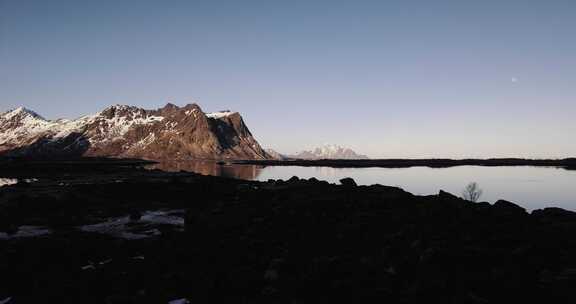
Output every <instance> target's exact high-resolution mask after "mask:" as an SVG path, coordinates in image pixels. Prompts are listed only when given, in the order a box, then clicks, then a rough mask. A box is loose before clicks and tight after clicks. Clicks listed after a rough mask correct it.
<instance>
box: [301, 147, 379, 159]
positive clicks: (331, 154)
mask: <svg viewBox="0 0 576 304" xmlns="http://www.w3.org/2000/svg"><path fill="white" fill-rule="evenodd" d="M290 158H296V159H311V160H313V159H368V156H366V155H361V154H358V153H356V152H354V151H353V150H352V149H350V148H345V147H341V146H338V145H328V144H326V145H324V146H322V147H318V148H315V149H313V150H309V151H302V152H300V153H298V154H296V155H291V156H290Z"/></svg>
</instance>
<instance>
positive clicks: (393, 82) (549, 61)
mask: <svg viewBox="0 0 576 304" xmlns="http://www.w3.org/2000/svg"><path fill="white" fill-rule="evenodd" d="M168 101H171V102H173V103H175V104H179V105H183V104H186V103H189V102H194V101H195V102H198V103H199V104H200V105H201V106H202V107H203V109H204V110H205V111H216V110H222V109H231V110H236V111H240V112H241V113H242V114H243V116H244V118H245V120H246V121H247V123H248V126H249V127H250V128H251V130H252V132H253V133H254V134H255V135H256V137H257V139H258V140H259V141H260V142H261V144H262V145H263V146H266V147H272V148H275V149H277V150H279V151H281V152H285V153H291V152H295V151H297V150H301V149H305V148H310V147H313V146H315V145H318V144H323V143H326V142H329V143H336V144H342V145H347V146H350V147H352V148H354V149H355V150H357V151H358V152H360V153H365V154H368V155H370V156H372V157H490V156H528V157H562V156H576V140H574V136H575V134H576V122H575V121H576V1H568V0H566V1H554V0H550V1H544V0H542V1H530V0H523V1H506V0H498V1H496V0H494V1H491V0H486V1H466V0H460V1H429V0H427V1H410V0H403V1H384V0H382V1H335V0H333V1H312V0H310V1H297V0H294V1H274V0H268V1H219V0H210V1H145V0H138V1H128V0H124V1H104V0H100V1H81V0H75V1H59V0H51V1H47V0H42V1H32V0H4V1H2V0H0V111H4V110H7V109H9V108H12V107H16V106H19V105H24V106H26V107H28V108H31V109H33V110H35V111H37V112H39V113H40V114H42V115H44V116H45V117H47V118H58V117H68V118H72V117H76V116H79V115H81V114H87V113H94V112H97V111H99V110H101V109H103V108H104V107H106V106H108V105H111V104H117V103H119V104H130V105H136V106H141V107H145V108H157V107H160V106H162V105H163V104H165V103H166V102H168Z"/></svg>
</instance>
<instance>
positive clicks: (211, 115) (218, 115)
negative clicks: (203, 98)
mask: <svg viewBox="0 0 576 304" xmlns="http://www.w3.org/2000/svg"><path fill="white" fill-rule="evenodd" d="M234 113H236V112H230V111H220V112H212V113H206V117H208V118H215V119H219V118H224V117H228V116H230V115H232V114H234Z"/></svg>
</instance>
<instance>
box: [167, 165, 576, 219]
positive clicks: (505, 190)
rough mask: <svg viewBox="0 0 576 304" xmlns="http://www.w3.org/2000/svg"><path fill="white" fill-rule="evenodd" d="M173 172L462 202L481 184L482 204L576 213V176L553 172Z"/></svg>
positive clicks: (197, 168)
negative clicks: (396, 191) (384, 190)
mask: <svg viewBox="0 0 576 304" xmlns="http://www.w3.org/2000/svg"><path fill="white" fill-rule="evenodd" d="M156 167H158V168H160V169H163V170H168V171H180V170H184V171H190V172H198V173H201V174H205V175H216V176H226V177H233V178H239V179H247V180H260V181H266V180H268V179H289V178H290V177H292V176H298V177H300V178H311V177H315V178H317V179H320V180H326V181H329V182H332V183H337V182H338V181H339V180H340V179H342V178H344V177H352V178H353V179H354V180H356V182H357V183H358V184H361V185H372V184H382V185H388V186H397V187H400V188H402V189H404V190H406V191H408V192H411V193H414V194H419V195H428V194H437V193H438V191H439V190H444V191H448V192H450V193H453V194H455V195H458V196H460V195H461V193H462V190H463V189H464V187H465V186H466V185H467V184H468V183H470V182H477V183H478V184H479V185H480V187H481V188H482V190H483V194H482V197H481V198H480V200H481V201H488V202H491V203H492V202H495V201H496V200H499V199H505V200H509V201H512V202H515V203H517V204H519V205H521V206H523V207H525V208H526V209H528V210H533V209H538V208H543V207H561V208H564V209H569V210H576V171H571V170H565V169H562V168H553V167H526V166H521V167H479V166H460V167H451V168H441V169H437V168H428V167H412V168H400V169H391V168H328V167H298V166H278V167H272V166H271V167H262V166H254V165H223V166H222V165H218V164H216V163H213V162H180V163H171V164H160V165H157V166H156Z"/></svg>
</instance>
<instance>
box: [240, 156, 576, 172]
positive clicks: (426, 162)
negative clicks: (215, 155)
mask: <svg viewBox="0 0 576 304" xmlns="http://www.w3.org/2000/svg"><path fill="white" fill-rule="evenodd" d="M233 163H235V164H246V165H261V166H304V167H333V168H369V167H381V168H408V167H431V168H448V167H455V166H492V167H495V166H536V167H561V168H566V169H573V170H576V158H565V159H523V158H490V159H437V158H434V159H357V160H348V159H321V160H297V159H294V160H239V161H234V162H233Z"/></svg>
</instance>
